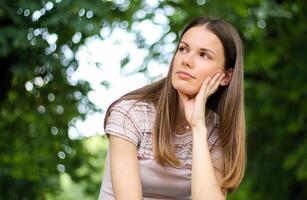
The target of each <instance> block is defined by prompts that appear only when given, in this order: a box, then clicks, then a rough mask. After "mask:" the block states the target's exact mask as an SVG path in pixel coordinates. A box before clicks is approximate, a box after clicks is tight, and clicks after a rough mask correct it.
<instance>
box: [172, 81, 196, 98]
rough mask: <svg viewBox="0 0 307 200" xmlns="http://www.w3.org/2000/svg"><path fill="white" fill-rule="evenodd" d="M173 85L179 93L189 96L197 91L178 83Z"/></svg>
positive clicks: (192, 95)
mask: <svg viewBox="0 0 307 200" xmlns="http://www.w3.org/2000/svg"><path fill="white" fill-rule="evenodd" d="M173 87H174V88H175V89H176V90H177V91H178V92H180V93H183V94H186V95H188V96H189V97H194V96H195V95H196V94H197V93H198V91H197V90H196V89H195V88H188V87H187V86H184V87H183V86H179V85H176V84H175V85H173Z"/></svg>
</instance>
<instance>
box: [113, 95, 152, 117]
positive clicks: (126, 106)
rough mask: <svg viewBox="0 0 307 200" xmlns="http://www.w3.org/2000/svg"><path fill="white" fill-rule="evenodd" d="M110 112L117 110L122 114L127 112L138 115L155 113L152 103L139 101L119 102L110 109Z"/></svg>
mask: <svg viewBox="0 0 307 200" xmlns="http://www.w3.org/2000/svg"><path fill="white" fill-rule="evenodd" d="M112 110H119V111H122V112H127V113H129V114H133V115H135V114H140V113H145V112H155V107H154V105H153V103H148V102H143V101H139V100H134V99H132V100H120V101H118V102H116V103H115V104H114V105H113V106H112V108H111V111H112Z"/></svg>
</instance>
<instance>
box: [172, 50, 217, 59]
mask: <svg viewBox="0 0 307 200" xmlns="http://www.w3.org/2000/svg"><path fill="white" fill-rule="evenodd" d="M184 50H187V48H186V47H179V48H178V51H179V52H182V51H184ZM201 55H204V56H206V57H207V58H209V59H211V57H210V55H209V54H208V53H206V52H201V53H200V56H201ZM204 56H201V57H203V58H204Z"/></svg>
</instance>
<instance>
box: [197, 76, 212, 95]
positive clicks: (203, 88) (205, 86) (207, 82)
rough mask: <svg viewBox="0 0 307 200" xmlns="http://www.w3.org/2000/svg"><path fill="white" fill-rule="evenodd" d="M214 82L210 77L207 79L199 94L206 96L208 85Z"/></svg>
mask: <svg viewBox="0 0 307 200" xmlns="http://www.w3.org/2000/svg"><path fill="white" fill-rule="evenodd" d="M211 80H212V78H211V77H210V76H209V77H207V78H206V79H205V81H204V82H203V84H202V85H201V88H200V90H199V93H201V94H204V93H206V90H207V88H208V84H209V83H210V81H211Z"/></svg>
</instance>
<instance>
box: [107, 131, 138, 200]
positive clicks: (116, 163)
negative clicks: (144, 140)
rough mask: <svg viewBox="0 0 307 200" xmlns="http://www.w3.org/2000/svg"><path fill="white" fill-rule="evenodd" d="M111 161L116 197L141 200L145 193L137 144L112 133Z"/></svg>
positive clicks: (118, 199)
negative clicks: (143, 192)
mask: <svg viewBox="0 0 307 200" xmlns="http://www.w3.org/2000/svg"><path fill="white" fill-rule="evenodd" d="M110 162H111V165H110V168H111V180H112V187H113V193H114V196H115V199H116V200H122V199H123V200H141V199H142V196H143V195H142V187H141V179H140V174H139V166H138V159H137V148H136V145H135V144H133V143H132V142H129V141H127V140H125V139H121V138H119V137H116V136H112V135H111V136H110Z"/></svg>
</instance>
